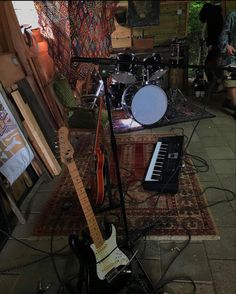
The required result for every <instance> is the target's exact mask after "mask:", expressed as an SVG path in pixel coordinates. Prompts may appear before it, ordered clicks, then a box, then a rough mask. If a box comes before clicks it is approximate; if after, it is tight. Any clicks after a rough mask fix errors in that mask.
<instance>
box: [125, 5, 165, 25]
mask: <svg viewBox="0 0 236 294" xmlns="http://www.w3.org/2000/svg"><path fill="white" fill-rule="evenodd" d="M159 15H160V1H159V0H154V1H133V0H129V1H128V25H129V26H131V27H144V26H152V25H158V24H159Z"/></svg>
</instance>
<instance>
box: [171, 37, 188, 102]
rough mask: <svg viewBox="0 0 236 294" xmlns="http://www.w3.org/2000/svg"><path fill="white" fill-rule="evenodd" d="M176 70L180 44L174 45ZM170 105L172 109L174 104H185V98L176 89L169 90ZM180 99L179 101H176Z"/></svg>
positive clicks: (178, 61) (178, 62) (178, 63)
mask: <svg viewBox="0 0 236 294" xmlns="http://www.w3.org/2000/svg"><path fill="white" fill-rule="evenodd" d="M176 49H177V50H176V55H177V56H176V68H177V69H178V68H180V67H179V65H180V44H179V43H178V42H177V43H176ZM169 98H170V103H171V106H172V107H173V108H175V105H176V103H181V102H182V103H186V102H187V98H186V97H185V96H184V94H183V92H182V91H181V90H180V89H179V88H178V87H176V88H170V97H169ZM178 98H180V99H178Z"/></svg>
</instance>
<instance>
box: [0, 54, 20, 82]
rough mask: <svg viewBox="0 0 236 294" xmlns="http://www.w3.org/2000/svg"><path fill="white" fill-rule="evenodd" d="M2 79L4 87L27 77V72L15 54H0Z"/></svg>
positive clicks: (0, 77)
mask: <svg viewBox="0 0 236 294" xmlns="http://www.w3.org/2000/svg"><path fill="white" fill-rule="evenodd" d="M0 64H1V66H0V81H1V82H2V84H3V86H4V87H10V86H11V85H12V84H14V83H16V82H17V81H19V80H22V79H24V78H25V74H24V72H23V70H22V67H21V65H20V63H19V60H18V59H17V57H16V56H15V54H11V53H4V54H0Z"/></svg>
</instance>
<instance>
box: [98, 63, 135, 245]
mask: <svg viewBox="0 0 236 294" xmlns="http://www.w3.org/2000/svg"><path fill="white" fill-rule="evenodd" d="M108 75H109V73H108V72H107V71H106V70H105V69H103V70H102V71H101V77H102V80H103V86H104V93H105V95H104V96H105V102H106V107H107V114H108V121H109V127H110V136H111V148H112V153H113V158H114V162H115V170H116V177H117V184H118V191H119V195H120V205H121V212H122V216H123V221H124V230H125V236H126V241H127V242H129V231H128V224H127V217H126V211H125V202H124V194H123V188H122V182H121V176H120V168H119V161H118V156H117V144H116V138H115V134H114V129H113V124H112V117H111V106H110V101H109V94H108V87H107V78H108Z"/></svg>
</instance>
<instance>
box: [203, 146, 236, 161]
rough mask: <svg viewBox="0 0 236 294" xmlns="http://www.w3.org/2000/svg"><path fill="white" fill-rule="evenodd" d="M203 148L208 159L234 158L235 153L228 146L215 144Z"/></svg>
mask: <svg viewBox="0 0 236 294" xmlns="http://www.w3.org/2000/svg"><path fill="white" fill-rule="evenodd" d="M205 149H206V152H207V155H208V157H209V158H210V159H235V154H234V153H233V151H232V150H231V148H230V147H227V146H226V147H224V146H217V147H206V148H205Z"/></svg>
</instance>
